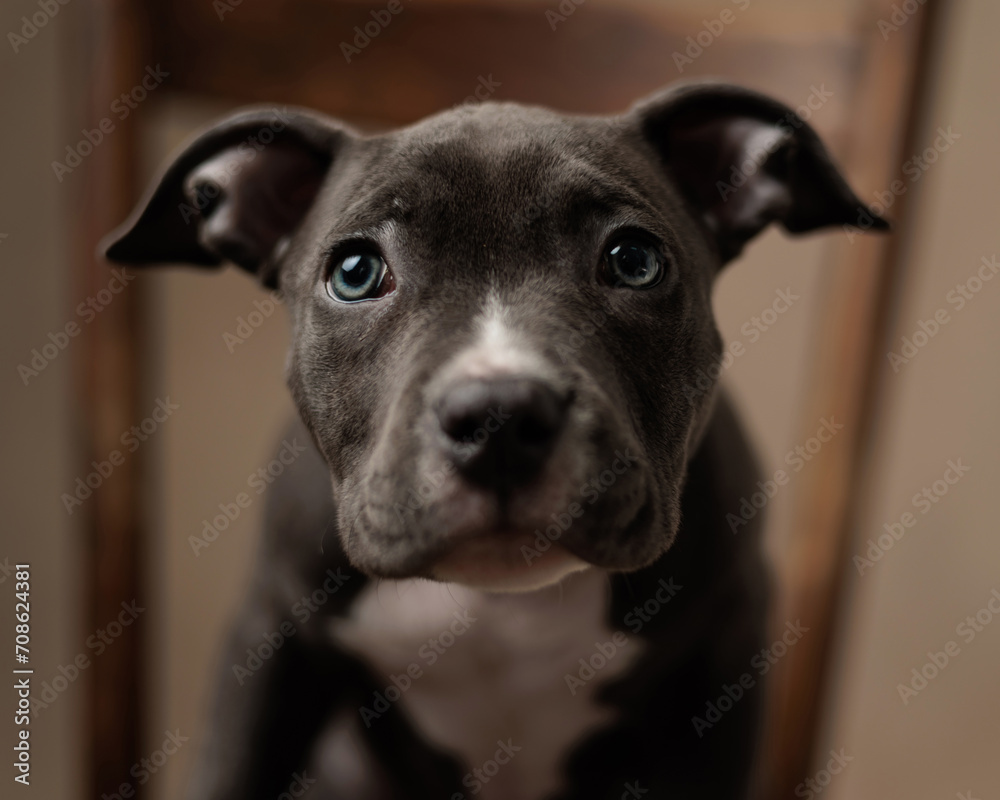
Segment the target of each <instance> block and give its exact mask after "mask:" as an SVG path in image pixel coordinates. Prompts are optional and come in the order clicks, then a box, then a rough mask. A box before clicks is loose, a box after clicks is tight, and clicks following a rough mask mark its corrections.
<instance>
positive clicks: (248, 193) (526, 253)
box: [107, 84, 885, 588]
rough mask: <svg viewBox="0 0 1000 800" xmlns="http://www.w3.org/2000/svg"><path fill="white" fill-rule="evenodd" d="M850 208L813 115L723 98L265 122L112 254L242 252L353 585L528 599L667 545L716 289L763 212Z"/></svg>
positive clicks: (156, 206) (701, 89)
mask: <svg viewBox="0 0 1000 800" xmlns="http://www.w3.org/2000/svg"><path fill="white" fill-rule="evenodd" d="M859 210H860V212H861V213H862V214H865V213H866V210H865V209H864V207H863V206H862V205H861V204H860V202H859V201H858V199H857V198H856V197H855V196H854V194H853V193H852V192H851V190H850V189H849V188H848V186H847V184H846V183H845V182H844V180H843V178H842V177H841V176H840V174H839V173H838V172H837V169H836V168H835V166H834V165H833V164H832V163H831V161H830V158H829V156H828V154H827V152H826V151H825V149H824V148H823V145H822V144H821V142H820V141H819V139H818V138H817V136H816V134H815V133H814V132H813V131H812V130H811V129H810V128H809V126H808V125H806V124H805V123H803V122H802V121H801V120H800V119H799V118H798V117H797V116H796V115H795V114H794V113H793V112H791V111H790V110H789V109H788V108H786V107H785V106H783V105H781V104H780V103H777V102H775V101H773V100H769V99H768V98H766V97H763V96H760V95H758V94H755V93H752V92H749V91H746V90H742V89H738V88H736V87H732V86H725V85H719V84H691V85H686V86H681V87H677V88H673V89H671V90H668V91H666V92H664V93H661V94H660V95H658V96H655V97H653V98H652V99H650V100H647V101H645V102H643V103H641V104H639V105H637V106H636V107H634V108H633V109H632V110H630V111H629V112H628V113H626V114H624V115H621V116H618V117H609V118H595V117H578V116H564V115H560V114H556V113H553V112H550V111H546V110H542V109H538V108H526V107H523V106H519V105H515V104H508V103H484V104H482V105H478V106H464V107H459V108H456V109H453V110H450V111H447V112H444V113H442V114H438V115H436V116H434V117H431V118H429V119H426V120H424V121H422V122H419V123H417V124H415V125H413V126H410V127H408V128H404V129H402V130H397V131H392V132H390V133H386V134H381V135H377V136H360V135H357V134H356V133H354V132H352V131H351V130H349V129H348V128H347V127H345V126H344V125H342V124H340V123H338V122H336V121H333V120H329V119H326V118H323V117H321V116H318V115H315V114H312V113H308V112H304V111H276V110H274V109H271V110H251V111H247V112H243V113H239V114H237V115H235V116H233V117H230V118H229V119H227V120H224V121H223V122H221V123H219V124H218V125H216V126H214V127H212V128H210V129H208V130H206V131H205V132H203V133H202V134H201V135H199V136H198V137H196V138H195V139H194V140H193V141H192V142H191V143H190V144H189V145H188V146H187V148H186V149H185V150H183V152H182V153H181V154H180V155H179V156H178V157H177V158H176V160H175V161H174V162H173V163H172V164H171V166H170V167H169V168H168V169H167V170H166V172H165V173H164V174H163V176H162V178H161V179H160V180H159V181H158V183H157V184H156V186H155V187H154V189H153V191H152V193H151V194H150V195H149V196H148V198H147V199H146V200H145V202H144V204H143V205H142V206H140V208H139V209H137V212H136V214H135V215H134V217H133V218H132V219H131V220H129V221H128V222H127V223H126V224H125V225H124V226H123V227H122V229H121V230H120V231H118V232H117V233H116V234H114V235H113V237H112V241H111V243H110V245H109V246H108V247H107V257H108V258H109V259H110V260H112V261H117V262H121V263H126V264H134V265H141V264H148V263H157V262H182V263H187V264H194V265H204V266H216V265H219V264H221V263H223V262H224V261H231V262H234V263H235V264H237V265H238V266H240V267H242V268H243V269H245V270H247V271H249V272H252V273H254V274H256V275H257V276H258V278H259V279H260V280H261V281H262V282H263V283H264V284H265V285H267V286H270V287H275V288H278V289H279V290H280V292H281V294H282V296H283V297H284V299H285V301H286V302H287V304H288V307H289V310H290V315H291V319H292V325H293V338H292V348H291V356H290V359H289V368H288V381H289V384H290V386H291V389H292V392H293V394H294V397H295V400H296V403H297V405H298V407H299V410H300V412H301V414H302V417H303V418H304V420H305V422H306V424H307V425H308V427H309V429H310V430H311V431H312V434H313V436H314V438H315V441H316V444H317V445H318V447H319V449H320V450H321V452H322V453H323V455H324V457H325V459H326V461H327V463H328V465H329V468H330V474H331V478H332V484H333V493H334V497H335V500H336V503H337V507H338V515H339V519H338V528H339V534H340V537H341V540H342V543H343V547H344V549H345V550H346V552H347V554H348V557H349V558H350V560H351V561H352V563H354V564H355V565H356V566H357V567H358V568H360V569H362V570H363V571H365V572H367V573H370V574H373V575H380V576H386V577H402V576H427V577H433V578H437V579H442V580H455V581H460V582H465V583H469V584H473V585H479V586H483V587H487V588H530V587H533V586H539V585H544V584H546V583H549V582H552V581H554V580H558V579H559V578H560V577H561V576H563V575H565V574H566V573H567V572H570V571H573V570H576V569H580V568H582V567H584V566H586V565H596V566H599V567H604V568H607V569H612V570H632V569H637V568H640V567H643V566H645V565H648V564H650V563H651V562H652V561H654V560H655V559H656V558H657V557H658V556H660V555H661V554H662V553H663V552H664V551H665V550H666V549H667V548H668V547H669V546H670V544H671V542H672V541H673V538H674V536H675V534H676V531H677V527H678V522H679V518H678V515H679V502H680V494H681V490H682V486H683V481H684V476H685V466H686V463H687V461H688V459H689V457H690V456H691V454H692V452H693V450H694V448H695V447H696V445H697V443H698V439H699V435H700V432H701V431H702V429H703V428H704V426H705V424H706V422H707V420H708V417H709V415H710V413H711V404H712V393H711V392H704V391H699V392H692V391H691V390H690V387H691V386H694V385H696V383H697V382H698V381H699V379H702V380H703V377H704V375H705V374H706V373H707V374H712V373H713V370H712V367H713V365H714V364H715V363H716V361H717V359H718V358H719V357H720V354H721V340H720V337H719V333H718V331H717V329H716V325H715V321H714V319H713V316H712V308H711V302H710V296H711V291H712V284H713V280H714V278H715V276H716V274H717V273H718V272H719V270H720V268H721V267H722V266H723V264H725V263H726V262H727V261H729V260H730V259H732V258H733V257H734V256H736V255H737V254H738V253H739V252H740V250H741V248H742V246H743V245H744V243H745V242H746V241H747V240H749V239H750V238H752V237H753V236H755V235H756V234H757V233H758V232H760V231H761V230H762V229H763V228H764V227H766V226H767V225H768V224H769V223H771V222H779V223H781V224H782V225H783V226H784V227H785V228H786V229H787V230H789V231H792V232H803V231H809V230H813V229H816V228H820V227H824V226H829V225H841V224H844V225H851V224H857V222H858V220H859ZM868 219H870V220H871V226H872V227H878V228H882V227H884V226H885V223H884V222H883V221H882V220H880V219H878V218H877V217H875V216H874V215H873V216H871V217H869V218H868ZM714 372H715V373H717V370H715V371H714ZM701 385H702V386H703V385H704V384H703V383H702V384H701Z"/></svg>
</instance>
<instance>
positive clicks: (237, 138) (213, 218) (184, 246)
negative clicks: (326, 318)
mask: <svg viewBox="0 0 1000 800" xmlns="http://www.w3.org/2000/svg"><path fill="white" fill-rule="evenodd" d="M350 135H351V134H350V132H349V131H347V130H346V129H345V128H343V127H340V126H339V125H338V124H336V123H334V122H333V121H331V120H327V119H325V118H323V117H321V116H319V115H317V114H313V113H311V112H307V111H301V110H294V111H290V110H278V109H274V108H269V109H250V110H247V111H243V112H239V113H237V114H235V115H233V116H231V117H228V118H226V119H224V120H223V121H221V122H219V123H217V124H215V125H213V126H212V127H210V128H208V129H207V130H205V131H203V132H202V133H200V134H199V135H197V136H195V138H194V139H193V140H192V141H191V142H190V143H189V144H188V145H187V146H186V147H185V148H184V149H183V150H182V151H181V153H180V155H179V156H177V157H176V158H175V160H174V161H173V162H172V163H171V164H170V166H169V167H167V169H166V170H165V171H164V172H163V174H162V175H161V176H160V178H159V180H157V181H156V182H154V184H153V188H152V189H151V190H150V191H149V193H148V194H147V195H146V197H145V199H144V200H143V201H142V202H140V203H139V205H138V206H137V208H136V210H135V211H134V212H133V213H132V215H131V217H130V218H129V219H128V220H127V221H126V222H125V223H124V224H122V225H121V226H120V227H119V228H118V229H117V230H115V231H114V232H113V233H111V234H109V236H108V237H107V238H106V239H105V240H104V241H103V242H102V243H101V249H102V250H103V252H104V256H105V258H107V259H108V260H109V261H114V262H117V263H120V264H131V265H144V264H155V263H183V264H193V265H199V266H218V265H220V264H222V263H223V261H231V262H233V263H234V264H236V265H237V266H239V267H241V268H242V269H245V270H247V271H248V272H252V273H254V274H256V275H257V276H258V278H259V279H260V280H261V282H262V283H263V284H264V285H266V286H269V287H271V288H275V287H276V286H277V270H276V268H275V267H276V265H275V263H274V261H275V260H274V259H273V256H274V254H275V250H276V248H277V246H278V244H279V243H280V242H281V241H282V239H285V238H286V237H288V236H289V235H290V234H291V233H292V232H293V231H294V230H295V229H296V228H297V227H298V225H299V223H301V222H302V219H303V218H304V217H305V215H306V213H307V212H308V211H309V209H310V208H311V207H312V204H313V201H314V200H315V199H316V195H317V193H318V192H319V189H320V186H321V185H322V183H323V180H324V178H325V177H326V174H327V172H328V170H329V168H330V165H331V163H332V162H333V159H334V157H335V155H336V153H337V151H338V150H339V149H340V148H341V147H342V145H343V144H344V142H345V141H346V140H347V139H348V138H349V137H350Z"/></svg>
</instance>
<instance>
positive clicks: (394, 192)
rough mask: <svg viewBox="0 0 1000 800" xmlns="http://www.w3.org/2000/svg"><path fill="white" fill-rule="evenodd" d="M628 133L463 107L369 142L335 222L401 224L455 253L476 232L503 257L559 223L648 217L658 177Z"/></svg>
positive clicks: (526, 111) (561, 118) (546, 114)
mask: <svg viewBox="0 0 1000 800" xmlns="http://www.w3.org/2000/svg"><path fill="white" fill-rule="evenodd" d="M628 134H629V128H628V125H627V124H626V123H625V122H623V121H622V120H621V119H620V118H599V117H581V116H568V115H561V114H558V113H555V112H552V111H548V110H546V109H540V108H533V107H526V106H520V105H517V104H513V103H483V104H478V105H475V106H472V107H460V108H456V109H453V110H450V111H447V112H443V113H441V114H438V115H435V116H433V117H430V118H428V119H426V120H423V121H421V122H418V123H416V124H414V125H412V126H410V127H407V128H403V129H400V130H396V131H392V132H390V133H387V134H383V135H380V136H376V137H372V138H371V139H368V140H365V141H363V142H362V143H361V152H360V153H359V158H358V163H357V164H356V165H355V167H354V169H353V170H352V172H353V175H352V176H351V178H350V180H349V181H348V184H347V185H343V184H342V185H341V186H340V191H339V197H340V198H341V205H340V206H339V208H337V209H335V210H334V209H331V212H332V213H331V214H330V217H329V218H331V221H332V219H333V218H336V219H337V228H338V229H339V230H340V231H353V230H356V231H367V230H377V229H379V228H380V227H382V226H384V225H386V224H387V223H392V224H394V225H396V226H397V227H399V228H406V229H408V230H409V231H410V232H411V233H413V234H415V235H417V236H418V237H419V238H420V239H422V240H423V241H424V243H425V244H427V245H428V246H433V247H438V246H440V245H442V244H443V243H445V242H448V240H449V239H450V240H451V241H450V244H449V249H451V250H452V251H454V248H455V247H456V246H460V245H459V243H458V242H456V241H455V240H456V239H462V240H463V241H466V243H467V244H469V245H472V244H473V242H471V241H468V239H469V237H470V236H472V235H474V236H475V238H476V239H477V242H476V243H475V244H476V245H477V246H479V247H489V248H496V249H495V252H499V250H500V249H503V248H505V247H514V246H516V244H517V242H519V241H521V240H523V239H524V238H525V237H529V238H530V236H531V233H532V232H533V231H534V232H536V233H537V232H538V231H539V230H540V229H542V228H547V227H549V225H550V224H552V221H554V220H561V221H566V220H582V219H584V218H585V217H586V216H587V215H588V214H592V213H597V212H598V210H605V211H607V210H610V209H620V208H628V207H631V208H633V209H636V210H639V211H643V210H646V211H648V210H649V209H650V203H649V201H648V197H647V194H648V193H647V192H645V191H644V188H643V185H642V181H643V175H647V176H648V175H649V173H650V170H649V169H648V163H647V164H645V165H642V164H641V163H637V159H636V152H635V149H634V148H630V147H629V146H627V144H626V141H627V139H628ZM643 166H645V167H646V168H645V169H643ZM556 224H558V223H556ZM550 233H551V230H550ZM432 239H433V240H434V241H433V242H432V241H431V240H432Z"/></svg>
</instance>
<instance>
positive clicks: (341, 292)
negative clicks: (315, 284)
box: [326, 252, 396, 303]
mask: <svg viewBox="0 0 1000 800" xmlns="http://www.w3.org/2000/svg"><path fill="white" fill-rule="evenodd" d="M395 288H396V283H395V281H394V280H393V277H392V273H391V272H389V268H388V267H387V266H386V263H385V261H384V260H383V259H382V257H381V256H380V255H378V254H377V253H372V252H360V253H351V254H350V255H347V256H344V257H343V258H341V259H339V260H338V261H337V262H336V263H334V265H333V269H332V270H331V271H330V277H329V278H327V281H326V289H327V292H328V293H329V294H330V296H331V297H332V298H333V299H334V300H338V301H339V302H341V303H357V302H358V301H360V300H374V299H376V298H379V297H385V295H387V294H389V293H390V292H391V291H392V290H393V289H395Z"/></svg>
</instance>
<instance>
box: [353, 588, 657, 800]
mask: <svg viewBox="0 0 1000 800" xmlns="http://www.w3.org/2000/svg"><path fill="white" fill-rule="evenodd" d="M607 592H608V582H607V578H606V576H605V575H604V574H603V573H601V572H599V571H597V570H591V571H588V572H586V573H583V574H581V575H577V576H573V577H571V578H569V579H567V580H566V581H564V582H563V584H562V586H560V587H555V588H553V589H547V590H544V591H541V592H534V593H531V594H524V595H488V594H483V593H480V592H477V591H473V590H469V589H466V588H464V587H460V586H455V585H447V584H440V583H433V582H430V581H423V580H408V581H399V582H392V581H389V582H382V583H380V584H378V585H377V586H376V585H374V584H373V585H371V586H369V587H368V588H367V589H366V590H365V592H364V593H363V594H362V595H361V596H359V598H358V599H357V600H356V601H355V604H354V607H353V609H352V613H351V616H350V617H349V618H348V619H346V620H340V621H338V622H337V623H336V624H335V625H334V628H333V635H334V637H335V638H336V639H337V640H338V642H339V643H340V644H341V645H342V646H344V647H345V648H347V649H349V650H351V651H353V652H355V653H357V654H358V655H361V656H362V657H363V658H364V659H365V660H366V661H367V662H368V663H369V664H371V665H372V666H373V668H374V669H375V670H376V671H377V672H378V673H379V674H380V675H381V676H382V678H383V679H384V688H383V689H382V691H381V692H378V693H376V694H375V695H373V696H372V697H371V698H370V701H369V703H368V704H367V707H366V708H362V709H361V711H360V713H361V716H362V722H363V723H364V724H368V725H371V726H375V725H378V724H379V716H378V715H380V714H381V713H382V712H384V711H385V709H386V708H387V707H388V705H389V704H393V703H398V704H399V705H400V706H401V707H402V709H403V711H404V712H405V713H406V714H407V716H408V717H409V719H410V720H411V721H412V722H413V724H414V725H415V727H416V728H417V730H418V732H419V733H420V734H421V735H422V736H423V737H425V738H426V739H427V741H429V742H431V743H432V744H434V745H437V746H438V747H440V748H442V749H444V750H446V751H449V752H451V753H453V754H455V755H456V756H457V757H458V758H460V760H461V761H462V763H463V764H464V765H465V769H466V770H467V773H466V775H465V778H464V781H463V783H464V786H463V791H464V793H465V796H466V797H478V798H485V799H486V800H496V799H500V800H536V799H537V798H542V797H544V796H545V795H547V794H549V793H551V792H553V791H555V790H557V789H558V788H559V786H560V784H561V773H560V766H561V763H560V762H561V761H562V759H563V758H564V757H565V756H566V755H567V754H568V753H569V752H570V751H571V750H572V748H573V745H574V743H575V742H577V741H579V740H580V739H581V738H582V737H583V736H585V735H586V734H587V733H588V732H589V731H591V730H592V729H594V728H595V727H598V726H601V725H603V724H607V723H608V722H611V721H613V719H614V715H613V712H612V711H611V710H610V709H608V708H607V707H602V706H599V705H598V704H597V703H596V702H595V698H594V693H595V691H596V689H597V688H598V687H599V686H600V685H601V684H602V683H604V682H606V681H607V680H609V679H611V678H613V677H615V676H617V675H619V674H621V672H623V671H624V670H625V669H627V667H628V666H629V664H630V663H631V662H632V661H633V660H634V658H635V657H636V656H637V655H638V654H639V646H640V645H639V642H638V641H637V640H635V639H634V638H629V639H627V640H624V638H623V637H622V636H621V634H619V635H618V641H619V642H621V641H623V640H624V641H625V642H626V643H625V644H623V645H621V644H620V645H615V644H614V639H613V636H614V632H613V631H612V630H610V629H609V628H608V626H607V622H606V615H607V599H608V598H607ZM599 646H600V648H601V649H603V654H602V653H601V650H599ZM612 648H614V652H613V654H611V653H612ZM595 654H596V655H595ZM609 654H610V655H609ZM580 659H583V661H584V663H585V664H586V665H587V666H586V667H584V665H583V664H581V662H580ZM591 665H596V666H598V669H597V670H593V668H592V666H591ZM602 665H603V666H602ZM379 695H381V697H379Z"/></svg>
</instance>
